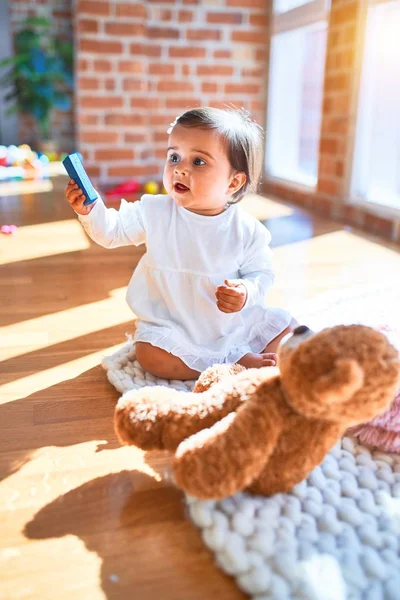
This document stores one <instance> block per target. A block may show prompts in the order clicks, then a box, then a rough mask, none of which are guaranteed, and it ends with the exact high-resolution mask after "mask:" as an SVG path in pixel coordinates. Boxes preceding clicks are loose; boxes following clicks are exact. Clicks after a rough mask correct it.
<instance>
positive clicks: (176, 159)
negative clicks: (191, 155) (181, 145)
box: [169, 154, 179, 163]
mask: <svg viewBox="0 0 400 600" xmlns="http://www.w3.org/2000/svg"><path fill="white" fill-rule="evenodd" d="M169 162H171V163H177V162H179V156H178V155H177V154H170V156H169Z"/></svg>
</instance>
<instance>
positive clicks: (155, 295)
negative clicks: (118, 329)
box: [79, 194, 291, 371]
mask: <svg viewBox="0 0 400 600" xmlns="http://www.w3.org/2000/svg"><path fill="white" fill-rule="evenodd" d="M79 220H80V221H81V223H82V225H83V227H84V228H85V230H86V232H87V233H88V235H89V236H90V237H91V238H92V239H93V240H94V241H95V242H97V243H98V244H100V245H101V246H104V247H105V248H116V247H118V246H127V245H130V244H133V245H135V246H138V245H139V244H142V243H145V244H146V248H147V252H146V254H145V255H144V256H143V257H142V258H141V260H140V262H139V264H138V265H137V267H136V269H135V271H134V273H133V276H132V278H131V280H130V282H129V286H128V290H127V296H126V298H127V302H128V304H129V306H130V307H131V309H132V310H133V312H134V313H135V314H136V316H137V318H138V323H137V329H136V333H135V336H134V341H135V342H138V341H142V342H149V343H150V344H152V345H153V346H158V347H159V348H163V349H164V350H166V351H167V352H170V353H171V354H174V355H175V356H178V357H179V358H180V359H181V360H183V362H184V363H185V364H186V365H188V366H189V367H190V368H192V369H195V370H197V371H203V370H204V369H206V368H207V367H209V366H211V365H213V364H216V363H235V362H237V361H238V360H239V359H240V358H241V357H242V356H244V355H245V354H247V353H248V352H261V351H262V350H263V349H264V348H265V346H266V345H267V344H268V343H269V342H270V341H271V340H272V339H274V338H275V337H276V336H277V335H279V334H280V333H281V332H282V331H283V330H284V329H285V328H286V327H287V326H288V325H289V323H290V320H291V316H290V314H289V313H288V312H287V311H285V310H282V309H279V308H269V307H267V305H266V299H265V296H266V293H267V291H268V290H269V289H270V287H271V286H272V284H273V281H274V275H273V271H272V264H271V256H272V252H271V249H270V247H269V242H270V240H271V235H270V233H269V231H268V230H267V229H266V228H265V227H264V226H263V225H262V224H261V223H260V222H259V221H257V220H256V219H255V218H254V217H252V216H251V215H250V214H248V213H247V212H245V211H244V210H243V209H241V208H240V207H239V206H237V205H232V206H230V207H229V208H228V209H227V210H226V211H224V212H223V213H221V214H219V215H216V216H213V217H208V216H203V215H198V214H196V213H193V212H190V211H188V210H186V209H185V208H182V207H179V206H177V205H176V204H175V202H174V201H173V199H172V198H171V197H170V196H166V195H155V196H153V195H147V194H146V195H144V196H143V197H142V198H141V200H140V201H138V202H133V203H128V202H126V201H125V200H122V201H121V206H120V209H119V211H117V210H115V209H113V208H106V207H105V205H104V204H103V202H102V200H101V199H100V198H99V199H98V200H97V202H96V204H95V205H94V207H93V209H92V210H91V212H90V213H89V214H88V215H79ZM238 278H240V279H242V280H243V283H244V285H245V286H246V288H247V292H248V296H247V300H246V304H245V306H244V307H243V308H242V310H241V311H239V312H236V313H230V314H227V313H223V312H221V311H220V310H219V309H218V307H217V304H216V297H215V292H216V287H217V286H218V285H221V284H223V283H224V280H225V279H238Z"/></svg>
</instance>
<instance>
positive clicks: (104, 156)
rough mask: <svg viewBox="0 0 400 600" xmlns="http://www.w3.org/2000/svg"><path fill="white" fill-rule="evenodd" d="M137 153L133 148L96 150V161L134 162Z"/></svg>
mask: <svg viewBox="0 0 400 600" xmlns="http://www.w3.org/2000/svg"><path fill="white" fill-rule="evenodd" d="M134 156H135V153H134V151H133V149H132V148H108V149H104V150H96V152H95V153H94V157H95V160H104V161H107V162H109V161H118V160H133V159H134Z"/></svg>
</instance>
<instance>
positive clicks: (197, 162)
mask: <svg viewBox="0 0 400 600" xmlns="http://www.w3.org/2000/svg"><path fill="white" fill-rule="evenodd" d="M193 164H194V165H196V166H197V167H202V166H203V165H205V164H206V162H205V160H203V159H202V158H198V157H197V158H195V159H194V161H193Z"/></svg>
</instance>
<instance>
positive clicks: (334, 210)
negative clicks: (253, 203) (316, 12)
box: [264, 0, 400, 243]
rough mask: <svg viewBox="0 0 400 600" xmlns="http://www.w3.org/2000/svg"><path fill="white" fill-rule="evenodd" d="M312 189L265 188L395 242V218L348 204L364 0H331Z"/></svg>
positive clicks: (399, 231) (398, 232)
mask: <svg viewBox="0 0 400 600" xmlns="http://www.w3.org/2000/svg"><path fill="white" fill-rule="evenodd" d="M331 1H332V5H331V12H330V18H329V26H328V41H327V56H326V65H325V83H324V99H323V111H322V124H321V138H320V145H319V165H318V183H317V187H316V189H315V191H312V190H308V189H301V188H300V187H299V186H293V185H290V184H282V183H279V184H278V183H276V182H272V181H266V182H265V184H264V191H265V192H266V193H272V194H275V195H277V196H279V197H281V198H283V199H286V200H289V201H291V202H294V203H296V204H300V205H301V206H304V207H305V208H308V209H311V210H312V211H313V212H314V213H320V214H322V215H325V216H329V217H332V218H333V219H337V220H340V221H343V222H346V223H350V224H352V225H355V226H358V227H360V228H362V229H365V230H368V231H371V232H373V233H376V234H378V235H382V236H384V237H386V238H389V239H391V240H393V241H397V242H398V243H400V220H399V219H396V218H390V217H384V216H378V215H377V214H375V213H374V212H373V211H371V210H367V209H365V208H361V207H357V206H352V205H350V204H349V203H348V181H349V178H350V176H351V168H352V152H353V143H354V136H355V126H356V116H357V103H356V100H357V89H358V78H359V70H360V64H359V63H360V58H361V56H362V47H360V39H362V36H361V37H360V35H359V33H360V31H363V29H364V27H365V12H364V11H365V9H366V6H365V0H331Z"/></svg>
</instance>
